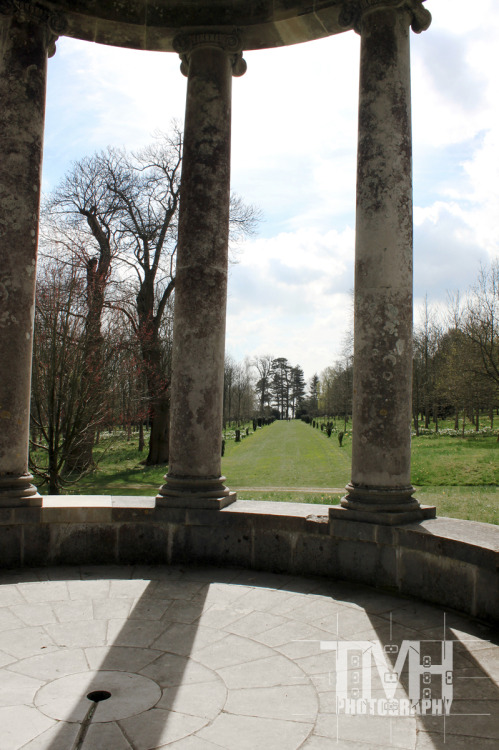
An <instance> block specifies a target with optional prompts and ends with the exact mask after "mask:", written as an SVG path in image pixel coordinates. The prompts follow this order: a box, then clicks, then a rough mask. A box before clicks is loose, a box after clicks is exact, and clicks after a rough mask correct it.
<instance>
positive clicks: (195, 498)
mask: <svg viewBox="0 0 499 750" xmlns="http://www.w3.org/2000/svg"><path fill="white" fill-rule="evenodd" d="M165 479H166V482H165V484H164V485H163V486H162V487H160V490H159V494H158V495H156V506H158V507H162V508H165V507H166V508H202V509H213V510H221V508H225V507H226V506H227V505H230V504H231V503H234V502H235V501H236V500H237V495H236V493H235V492H231V490H229V489H228V487H226V486H225V485H224V482H225V477H218V478H210V477H174V476H170V475H169V474H167V476H166V477H165Z"/></svg>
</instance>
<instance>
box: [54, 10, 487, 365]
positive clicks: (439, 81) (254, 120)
mask: <svg viewBox="0 0 499 750" xmlns="http://www.w3.org/2000/svg"><path fill="white" fill-rule="evenodd" d="M425 5H426V7H427V8H428V9H429V10H430V11H431V13H432V15H433V22H432V25H431V26H430V28H429V30H428V31H426V32H424V33H423V34H420V35H416V34H413V33H411V69H412V121H413V160H414V231H415V236H414V295H415V309H416V320H417V319H418V316H419V314H420V310H421V308H422V305H423V301H424V299H425V297H426V298H427V299H428V302H429V304H430V306H432V307H434V308H437V307H438V306H439V305H440V306H442V305H443V306H445V303H446V300H447V299H448V295H449V293H450V294H452V293H454V292H455V291H456V290H460V292H461V293H464V292H465V291H466V289H467V288H468V287H469V285H470V284H472V283H473V281H474V280H475V279H476V277H477V275H478V272H479V270H480V265H481V264H482V265H487V264H488V263H490V261H491V260H493V259H496V258H499V95H498V92H499V89H498V83H497V70H498V69H499V3H497V0H474V2H473V7H472V8H471V5H470V1H469V0H427V2H426V3H425ZM359 51H360V39H359V37H358V35H357V34H355V32H353V31H350V32H347V33H344V34H341V35H337V36H333V37H330V38H328V39H323V40H319V41H315V42H309V43H307V44H301V45H295V46H290V47H285V48H279V49H276V50H263V51H256V52H246V53H245V54H244V57H245V59H246V61H247V63H248V70H247V72H246V74H245V75H244V76H243V77H242V78H234V79H233V115H232V190H233V191H235V192H236V193H238V194H239V195H240V196H241V197H242V198H243V200H244V201H245V202H247V203H251V204H253V205H255V206H257V207H258V208H259V209H260V210H261V212H262V216H263V219H262V222H261V223H260V225H259V227H258V233H257V235H256V236H255V237H254V238H252V239H251V240H248V241H246V242H244V243H243V244H241V245H240V246H239V247H238V248H237V251H236V252H235V253H234V259H235V262H234V263H233V264H232V265H231V268H230V276H229V298H228V311H227V345H226V349H227V352H228V353H230V355H231V356H232V357H233V358H234V359H235V360H237V361H241V360H243V359H244V358H245V357H249V358H252V357H255V356H257V355H263V354H271V355H273V356H275V357H286V358H287V359H288V360H289V362H290V364H292V365H300V366H301V367H302V368H303V369H304V371H305V377H306V378H307V379H310V378H311V376H312V375H313V374H314V373H318V374H320V372H321V371H322V370H323V369H324V368H325V367H328V366H331V365H334V364H335V362H336V361H338V360H341V356H342V351H343V349H344V342H345V338H346V336H347V334H348V331H349V330H350V329H351V326H352V294H353V285H354V281H353V273H354V243H355V231H354V228H355V175H356V148H357V111H358V76H359ZM185 91H186V79H185V78H184V77H183V76H182V75H181V73H180V70H179V59H178V57H177V55H175V54H173V53H151V52H142V51H133V50H123V49H117V48H111V47H106V46H103V45H97V44H92V43H87V42H81V41H77V40H73V39H69V38H61V39H60V40H59V41H58V43H57V53H56V55H55V56H54V57H53V58H51V59H50V60H49V74H48V89H47V114H46V132H45V148H44V168H43V189H44V192H50V190H52V189H53V188H55V187H56V186H57V184H58V182H59V181H60V180H61V179H62V177H63V176H64V174H65V173H66V172H67V171H68V170H69V169H70V168H71V164H72V162H73V161H75V160H78V159H81V158H82V157H84V156H87V155H91V154H93V153H94V152H95V151H99V150H101V149H103V148H106V147H107V146H119V147H121V146H125V147H126V148H128V149H131V150H133V149H136V148H140V147H141V146H143V145H146V144H147V143H149V142H151V141H152V140H153V137H154V133H155V132H157V131H158V130H162V131H167V130H168V128H169V125H170V123H171V121H172V119H177V120H180V121H182V119H183V116H184V109H185Z"/></svg>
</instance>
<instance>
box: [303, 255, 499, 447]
mask: <svg viewBox="0 0 499 750" xmlns="http://www.w3.org/2000/svg"><path fill="white" fill-rule="evenodd" d="M352 339H353V337H352V336H350V337H349V338H348V341H347V343H346V344H345V348H344V352H343V356H342V358H341V360H339V361H338V362H336V364H335V365H334V366H332V367H327V368H326V369H325V370H324V371H323V372H322V373H321V374H320V377H319V383H318V410H317V411H316V412H315V413H314V412H313V411H311V412H310V415H311V416H317V415H318V414H320V415H324V416H331V417H342V418H343V419H344V420H345V425H346V422H347V420H348V417H349V415H351V413H352V390H353V342H352ZM498 408H499V262H497V261H495V262H493V263H492V264H491V265H490V266H489V267H484V268H482V269H481V270H480V272H479V275H478V278H477V280H476V282H475V283H474V284H473V285H472V286H471V288H470V289H468V290H467V291H466V293H465V295H463V296H461V295H460V294H459V293H456V294H455V295H453V296H450V297H449V300H448V304H447V306H446V307H445V308H443V309H432V308H430V306H429V305H428V303H427V302H425V305H424V309H423V314H422V320H421V323H420V324H418V325H417V326H416V327H415V330H414V358H413V400H412V411H413V423H414V429H415V431H416V434H419V430H420V429H421V427H424V428H429V427H430V426H432V427H434V428H435V430H437V431H438V426H439V421H440V420H442V419H450V418H452V419H453V420H454V428H455V429H456V430H457V429H460V428H461V429H462V430H463V431H464V430H465V426H466V424H467V423H468V424H469V423H472V424H474V425H475V428H476V429H477V430H478V429H479V417H480V415H483V414H487V415H488V417H489V418H490V425H491V427H493V426H494V414H495V413H497V410H498Z"/></svg>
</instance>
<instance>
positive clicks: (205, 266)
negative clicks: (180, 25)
mask: <svg viewBox="0 0 499 750" xmlns="http://www.w3.org/2000/svg"><path fill="white" fill-rule="evenodd" d="M175 48H176V49H177V51H178V52H179V53H180V56H181V59H182V66H181V70H182V72H183V73H184V74H185V75H187V76H188V83H187V103H186V113H185V131H184V149H183V161H182V183H181V193H180V215H179V232H178V249H177V268H176V279H175V317H174V329H173V360H172V386H171V422H170V425H171V426H170V461H169V471H168V475H167V476H166V477H165V479H166V484H164V485H163V486H162V487H161V489H160V492H159V495H158V496H157V498H156V500H157V504H158V505H166V506H168V507H198V508H222V507H224V506H226V505H228V504H229V503H231V502H233V501H234V500H235V499H236V496H235V493H233V492H230V491H229V490H228V489H227V487H225V485H224V481H225V477H222V476H221V448H222V420H223V414H222V409H223V378H224V354H225V317H226V305H227V266H228V232H229V201H230V127H231V89H232V76H233V75H242V74H243V73H244V71H245V69H246V64H245V62H244V60H243V59H242V55H241V51H240V50H241V44H240V41H239V38H238V36H237V35H236V34H224V33H213V32H206V33H196V34H190V35H181V36H179V37H177V39H176V40H175Z"/></svg>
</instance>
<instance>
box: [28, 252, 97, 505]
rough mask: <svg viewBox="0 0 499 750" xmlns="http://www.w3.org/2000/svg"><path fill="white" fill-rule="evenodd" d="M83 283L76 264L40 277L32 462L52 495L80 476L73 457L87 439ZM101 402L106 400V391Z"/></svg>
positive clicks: (47, 271)
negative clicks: (70, 462)
mask: <svg viewBox="0 0 499 750" xmlns="http://www.w3.org/2000/svg"><path fill="white" fill-rule="evenodd" d="M84 308H85V301H84V282H83V280H82V278H81V276H78V274H77V272H76V269H75V268H74V267H71V266H69V267H66V268H65V269H61V267H60V266H58V265H56V264H51V265H50V266H48V267H46V268H45V273H44V275H43V276H42V278H41V279H39V281H38V291H37V302H36V311H35V335H34V341H33V374H32V405H31V428H32V429H31V435H32V440H31V453H30V466H31V469H32V471H34V473H35V474H36V475H37V476H39V477H41V479H42V480H43V481H44V482H46V484H47V486H48V491H49V494H59V492H60V489H61V487H63V486H65V485H67V484H68V483H70V482H71V481H74V480H76V479H78V478H79V477H80V475H81V472H78V473H77V474H76V475H75V474H74V472H72V471H69V470H68V465H67V459H68V456H70V455H71V453H72V452H73V451H74V450H75V448H77V447H78V446H79V444H80V442H81V440H82V439H84V436H85V431H84V430H83V428H84V427H95V424H97V423H98V421H99V419H100V413H99V412H95V414H94V415H93V419H92V421H91V422H90V424H89V423H88V413H87V410H86V405H87V403H88V399H89V393H88V389H89V387H90V382H91V380H90V379H88V378H86V377H84V373H85V370H86V368H87V361H86V351H87V349H86V336H87V335H88V331H87V330H86V328H85V310H84ZM100 396H101V397H100V402H101V403H102V402H103V401H105V398H103V396H102V393H101V394H100Z"/></svg>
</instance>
